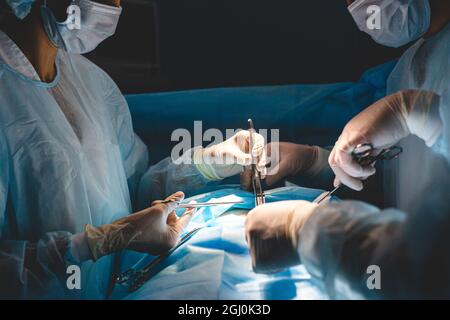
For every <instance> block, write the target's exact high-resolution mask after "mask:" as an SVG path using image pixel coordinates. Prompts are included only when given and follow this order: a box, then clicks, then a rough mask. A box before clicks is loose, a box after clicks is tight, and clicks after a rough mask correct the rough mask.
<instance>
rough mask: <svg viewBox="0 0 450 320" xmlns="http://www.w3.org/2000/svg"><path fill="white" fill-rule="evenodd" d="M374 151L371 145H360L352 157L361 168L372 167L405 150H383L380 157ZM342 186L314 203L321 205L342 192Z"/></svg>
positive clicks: (323, 195) (393, 148)
mask: <svg viewBox="0 0 450 320" xmlns="http://www.w3.org/2000/svg"><path fill="white" fill-rule="evenodd" d="M374 150H375V148H374V147H373V145H372V144H370V143H365V144H359V145H357V146H356V148H355V149H354V150H353V152H352V157H353V159H355V160H356V161H357V162H358V163H359V164H360V165H361V166H364V167H366V166H370V165H372V164H374V163H375V162H376V161H378V160H392V159H395V158H397V157H398V156H399V155H400V154H401V153H402V152H403V149H402V148H401V147H397V146H395V147H392V148H387V149H383V150H381V152H380V153H379V154H378V155H373V151H374ZM342 186H343V184H342V183H339V185H338V186H337V187H335V188H334V189H333V190H331V191H328V192H325V193H322V194H321V195H320V196H318V197H317V198H316V199H315V200H314V201H313V202H314V203H321V202H322V201H323V200H325V199H326V198H328V197H330V196H332V195H333V194H335V193H336V192H337V191H338V190H340V189H341V187H342Z"/></svg>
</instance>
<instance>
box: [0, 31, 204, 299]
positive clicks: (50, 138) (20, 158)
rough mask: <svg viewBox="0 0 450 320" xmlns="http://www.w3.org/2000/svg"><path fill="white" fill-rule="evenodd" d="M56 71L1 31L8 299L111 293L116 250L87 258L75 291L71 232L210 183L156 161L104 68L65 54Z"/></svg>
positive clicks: (0, 190) (2, 242)
mask: <svg viewBox="0 0 450 320" xmlns="http://www.w3.org/2000/svg"><path fill="white" fill-rule="evenodd" d="M56 67H57V76H56V78H55V79H54V81H53V82H51V83H43V82H41V81H40V80H39V77H38V75H37V74H36V72H35V71H34V69H33V67H32V65H31V64H30V63H29V61H28V60H27V58H26V57H25V56H24V55H23V53H22V52H21V51H20V49H19V48H18V47H17V46H16V45H15V44H14V42H13V41H12V40H11V39H10V38H9V37H8V36H7V35H6V34H5V33H3V32H1V31H0V271H1V272H0V298H71V297H72V298H95V299H97V298H104V297H105V292H106V288H107V286H108V282H109V279H110V276H111V266H112V261H113V258H114V257H113V255H111V256H107V257H104V258H102V259H100V260H99V261H97V262H95V263H94V262H92V261H89V262H85V263H82V264H81V290H77V289H75V290H68V289H67V286H66V280H67V277H68V274H66V267H67V266H68V265H70V264H74V263H76V262H77V261H73V260H74V258H73V256H72V255H71V250H70V248H71V247H70V245H71V241H70V236H71V234H74V233H79V232H83V231H84V226H85V224H88V223H89V224H93V225H94V226H98V225H101V224H105V223H110V222H111V221H113V220H114V219H117V218H119V217H122V216H124V215H127V214H129V213H131V212H133V209H135V208H137V207H142V206H145V205H148V204H149V203H150V202H151V200H154V199H161V198H164V197H165V196H166V195H169V194H171V193H172V192H175V191H177V190H183V191H187V190H188V191H190V192H193V191H195V190H196V189H198V188H204V187H205V186H206V185H207V183H208V181H206V180H205V179H204V178H203V177H202V176H201V174H200V173H199V172H198V171H197V169H196V168H195V167H194V166H193V165H184V164H182V165H178V166H176V165H174V164H173V163H172V161H171V160H170V159H169V158H167V159H165V160H163V161H162V162H160V163H158V164H156V165H155V166H151V167H149V164H148V151H147V148H146V146H145V145H144V144H143V143H142V141H141V140H140V139H139V138H138V137H137V136H136V134H135V133H134V132H133V127H132V123H131V117H130V113H129V110H128V106H127V103H126V101H125V99H124V97H123V96H122V94H121V93H120V91H119V89H118V88H117V87H116V85H115V84H114V82H113V81H112V80H111V79H110V78H109V77H108V76H107V74H106V73H105V72H103V71H102V70H101V69H99V68H98V67H97V66H95V65H94V64H93V63H91V62H89V61H88V60H87V59H85V58H84V57H82V56H80V55H70V54H67V53H66V52H64V51H62V50H60V51H59V52H58V55H57V59H56ZM149 125H151V124H150V123H149ZM185 156H187V157H189V156H191V155H190V153H189V152H188V153H187V154H186V155H185Z"/></svg>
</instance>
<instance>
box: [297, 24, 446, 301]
mask: <svg viewBox="0 0 450 320" xmlns="http://www.w3.org/2000/svg"><path fill="white" fill-rule="evenodd" d="M403 89H423V90H429V91H432V92H434V93H436V94H438V95H439V96H440V114H441V119H442V121H443V126H444V130H443V133H442V135H441V137H440V139H439V141H438V142H437V143H436V144H435V145H434V146H433V150H434V151H435V152H434V153H433V152H432V151H431V150H430V149H429V148H427V147H426V146H425V144H424V143H423V142H422V141H419V140H418V139H417V138H414V137H410V138H408V139H406V140H405V141H403V142H402V146H403V147H404V153H403V154H402V155H401V156H400V157H399V159H398V160H397V161H394V162H392V163H389V164H386V167H387V168H386V170H385V172H384V177H385V179H386V181H387V183H386V186H385V188H386V189H385V191H386V195H387V196H388V198H390V199H389V200H391V203H390V205H394V206H395V207H397V208H398V209H396V210H394V209H387V210H379V209H378V208H375V207H373V206H370V205H367V204H364V203H361V202H352V201H343V202H341V203H338V204H330V205H323V206H320V207H319V208H318V209H317V211H316V212H315V214H314V215H313V216H312V217H311V218H310V219H308V221H307V223H306V224H305V226H304V229H303V232H302V233H301V235H300V246H299V252H300V256H301V259H302V262H303V263H304V264H305V266H306V268H307V269H308V270H309V271H310V272H311V274H313V275H315V276H316V277H318V278H320V279H322V280H323V281H324V282H325V285H326V287H327V289H328V292H329V294H330V295H331V296H332V297H335V298H348V297H353V298H355V297H356V298H375V299H376V298H400V299H403V298H450V253H449V252H450V247H449V246H450V234H449V230H450V203H449V200H448V199H449V196H450V192H449V190H450V174H449V159H450V157H449V154H450V149H449V138H450V131H449V126H450V24H449V25H447V26H446V27H445V28H444V29H443V30H441V31H440V32H439V33H438V34H436V35H435V36H433V37H431V38H428V39H421V40H419V41H418V42H417V43H415V44H414V45H413V46H411V47H410V48H409V49H408V50H407V51H406V52H405V53H404V55H403V56H402V57H401V59H400V60H399V62H398V64H397V66H396V67H395V68H394V70H393V71H392V74H391V75H390V77H389V79H388V94H389V93H394V92H397V91H399V90H403ZM373 265H375V266H378V267H379V268H380V269H379V270H380V271H381V272H380V274H379V275H380V278H379V279H380V285H381V288H379V289H377V288H375V289H373V288H372V290H371V289H370V286H368V284H367V281H369V282H370V281H375V280H374V279H375V278H369V276H371V275H373V274H374V273H373V271H371V270H375V269H370V268H369V267H370V266H373ZM368 268H369V269H368ZM371 283H372V284H373V283H375V282H371Z"/></svg>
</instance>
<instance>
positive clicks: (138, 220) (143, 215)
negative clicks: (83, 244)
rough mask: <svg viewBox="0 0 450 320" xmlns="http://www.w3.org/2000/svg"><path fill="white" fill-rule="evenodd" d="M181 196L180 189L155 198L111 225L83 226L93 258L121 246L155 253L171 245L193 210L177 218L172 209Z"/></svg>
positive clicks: (181, 198) (167, 248)
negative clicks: (162, 201) (163, 196)
mask: <svg viewBox="0 0 450 320" xmlns="http://www.w3.org/2000/svg"><path fill="white" fill-rule="evenodd" d="M183 199H184V193H183V192H177V193H175V194H173V195H171V196H170V197H168V198H167V199H166V200H169V201H173V202H170V203H161V201H155V202H154V203H153V205H152V206H151V207H149V208H147V209H144V210H142V211H140V212H138V213H134V214H131V215H129V216H126V217H123V218H121V219H119V220H116V221H114V222H113V223H111V224H106V225H102V226H100V227H98V228H95V227H93V226H91V225H87V226H86V230H85V235H86V239H87V242H88V245H89V248H90V251H91V257H92V259H93V260H97V259H99V258H101V257H102V256H105V255H108V254H111V253H114V252H117V251H121V250H124V249H130V250H135V251H139V252H145V253H150V254H152V255H159V254H162V253H165V252H167V251H168V250H170V249H171V248H173V247H174V246H175V245H176V244H177V243H178V240H179V237H180V233H181V231H182V230H183V229H184V227H185V226H186V225H187V224H188V223H189V221H190V219H191V217H192V215H193V213H194V212H195V209H188V210H186V212H185V213H184V214H183V216H182V217H181V218H179V217H178V216H177V215H176V214H175V212H174V210H175V208H176V207H177V206H178V204H177V203H176V202H180V201H182V200H183Z"/></svg>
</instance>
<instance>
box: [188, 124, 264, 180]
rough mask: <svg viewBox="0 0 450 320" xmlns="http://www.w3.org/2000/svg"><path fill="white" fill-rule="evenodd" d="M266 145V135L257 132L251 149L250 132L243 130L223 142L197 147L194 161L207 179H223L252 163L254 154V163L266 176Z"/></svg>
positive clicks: (254, 134)
mask: <svg viewBox="0 0 450 320" xmlns="http://www.w3.org/2000/svg"><path fill="white" fill-rule="evenodd" d="M264 146H265V141H264V137H263V136H262V135H260V134H258V133H256V132H255V133H253V150H250V132H249V131H246V130H242V131H239V132H238V133H236V134H235V135H234V136H233V137H231V138H230V139H228V140H226V141H224V142H222V143H219V144H217V145H214V146H211V147H208V148H205V149H201V148H200V149H197V150H196V151H195V152H194V163H195V165H196V166H197V168H198V170H199V171H200V172H201V173H202V174H203V176H205V177H206V178H207V179H209V180H213V181H214V180H222V179H225V178H228V177H232V176H234V175H236V174H238V173H240V172H241V171H242V170H243V168H244V166H248V165H251V164H252V154H253V159H254V160H255V161H254V162H256V163H254V164H256V166H257V168H258V170H259V171H260V172H261V174H262V175H263V176H264V175H265V174H266V161H267V157H266V150H265V148H264ZM250 152H251V153H250Z"/></svg>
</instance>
